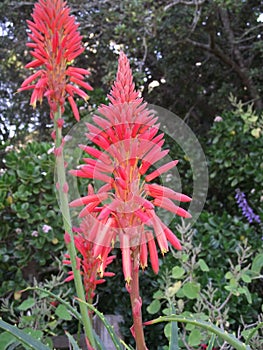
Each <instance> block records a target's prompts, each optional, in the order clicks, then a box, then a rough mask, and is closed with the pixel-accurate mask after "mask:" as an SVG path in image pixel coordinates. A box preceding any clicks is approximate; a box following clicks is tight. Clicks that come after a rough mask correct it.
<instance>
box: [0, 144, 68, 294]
mask: <svg viewBox="0 0 263 350" xmlns="http://www.w3.org/2000/svg"><path fill="white" fill-rule="evenodd" d="M50 148H51V146H50V144H48V143H36V142H33V143H28V144H27V146H26V147H20V148H18V149H17V150H15V149H14V150H11V151H8V152H7V154H6V156H5V158H4V165H5V169H3V170H2V175H1V177H0V193H1V201H0V221H1V241H0V242H1V243H0V250H1V257H0V271H1V272H0V280H1V289H0V295H6V294H7V293H10V292H15V291H17V290H19V289H21V288H22V287H25V285H26V283H32V281H33V278H36V279H40V280H43V279H44V278H46V277H48V276H49V275H50V273H51V272H52V271H55V270H56V263H55V259H56V257H59V256H60V252H61V250H62V248H64V241H63V230H62V220H61V217H60V214H59V208H58V205H57V201H56V196H55V192H54V179H53V177H54V160H53V156H52V154H48V151H49V149H50ZM44 225H48V226H50V227H51V229H50V230H49V232H45V227H44V229H43V226H44Z"/></svg>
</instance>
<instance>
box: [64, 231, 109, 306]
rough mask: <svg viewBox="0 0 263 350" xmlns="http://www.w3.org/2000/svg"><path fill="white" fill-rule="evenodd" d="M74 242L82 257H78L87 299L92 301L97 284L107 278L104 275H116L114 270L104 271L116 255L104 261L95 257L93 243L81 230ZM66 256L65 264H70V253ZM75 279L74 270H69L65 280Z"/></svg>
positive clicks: (89, 301)
mask: <svg viewBox="0 0 263 350" xmlns="http://www.w3.org/2000/svg"><path fill="white" fill-rule="evenodd" d="M74 242H75V247H76V249H77V251H78V252H79V253H80V254H81V258H78V265H79V268H80V270H81V275H83V283H84V288H85V292H86V300H87V302H88V303H92V301H93V298H94V296H95V290H96V286H97V285H98V284H101V283H104V282H105V279H104V278H102V277H111V276H114V273H113V272H104V271H105V269H106V267H107V266H108V265H109V264H110V263H111V262H112V260H113V259H114V258H115V256H113V255H112V256H109V257H108V256H107V257H106V259H105V260H104V261H103V262H102V260H101V259H100V258H99V257H95V254H94V245H93V243H92V242H90V241H88V240H87V239H86V238H85V237H84V235H83V234H82V232H81V230H80V232H79V233H78V235H76V236H75V238H74ZM108 253H109V252H108ZM65 257H66V259H67V260H64V261H63V263H64V265H70V264H71V261H70V260H69V255H68V254H66V255H65ZM102 265H103V266H102ZM73 279H74V276H73V271H69V273H68V277H67V278H66V279H65V282H69V281H71V280H73Z"/></svg>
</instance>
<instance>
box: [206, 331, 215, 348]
mask: <svg viewBox="0 0 263 350" xmlns="http://www.w3.org/2000/svg"><path fill="white" fill-rule="evenodd" d="M215 340H216V336H215V334H213V335H212V337H211V338H210V340H209V343H208V348H207V350H213V348H214V344H215Z"/></svg>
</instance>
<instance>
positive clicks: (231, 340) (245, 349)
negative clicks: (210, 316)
mask: <svg viewBox="0 0 263 350" xmlns="http://www.w3.org/2000/svg"><path fill="white" fill-rule="evenodd" d="M174 321H176V322H181V323H189V324H192V325H195V326H197V327H200V328H203V329H205V330H207V331H209V332H212V333H214V334H216V335H217V336H219V337H220V338H222V339H224V340H225V341H226V342H227V343H228V344H230V345H232V346H233V347H234V348H235V349H237V350H251V348H250V346H249V345H246V344H244V343H242V342H241V341H240V340H238V339H237V338H236V337H234V336H233V335H232V334H229V333H227V332H226V331H224V330H222V329H221V328H219V327H217V326H214V325H213V324H212V323H209V322H205V321H200V320H195V319H191V318H187V317H182V316H176V315H171V316H161V317H158V318H156V319H154V320H151V321H148V322H145V324H147V325H150V324H156V323H160V322H174Z"/></svg>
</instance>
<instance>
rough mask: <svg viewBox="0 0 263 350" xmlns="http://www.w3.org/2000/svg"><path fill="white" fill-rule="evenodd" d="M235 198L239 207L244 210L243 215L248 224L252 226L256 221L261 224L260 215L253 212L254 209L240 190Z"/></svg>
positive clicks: (237, 190)
mask: <svg viewBox="0 0 263 350" xmlns="http://www.w3.org/2000/svg"><path fill="white" fill-rule="evenodd" d="M235 198H236V201H237V205H238V206H239V208H240V209H241V210H242V215H243V216H244V217H245V218H246V219H247V220H248V222H249V223H250V224H251V223H252V222H253V221H254V222H257V223H258V224H260V223H261V220H260V217H259V215H256V214H255V213H254V212H253V209H252V208H251V207H250V206H249V205H248V203H247V200H246V196H245V194H244V193H243V192H241V191H240V189H239V188H238V189H236V195H235Z"/></svg>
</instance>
